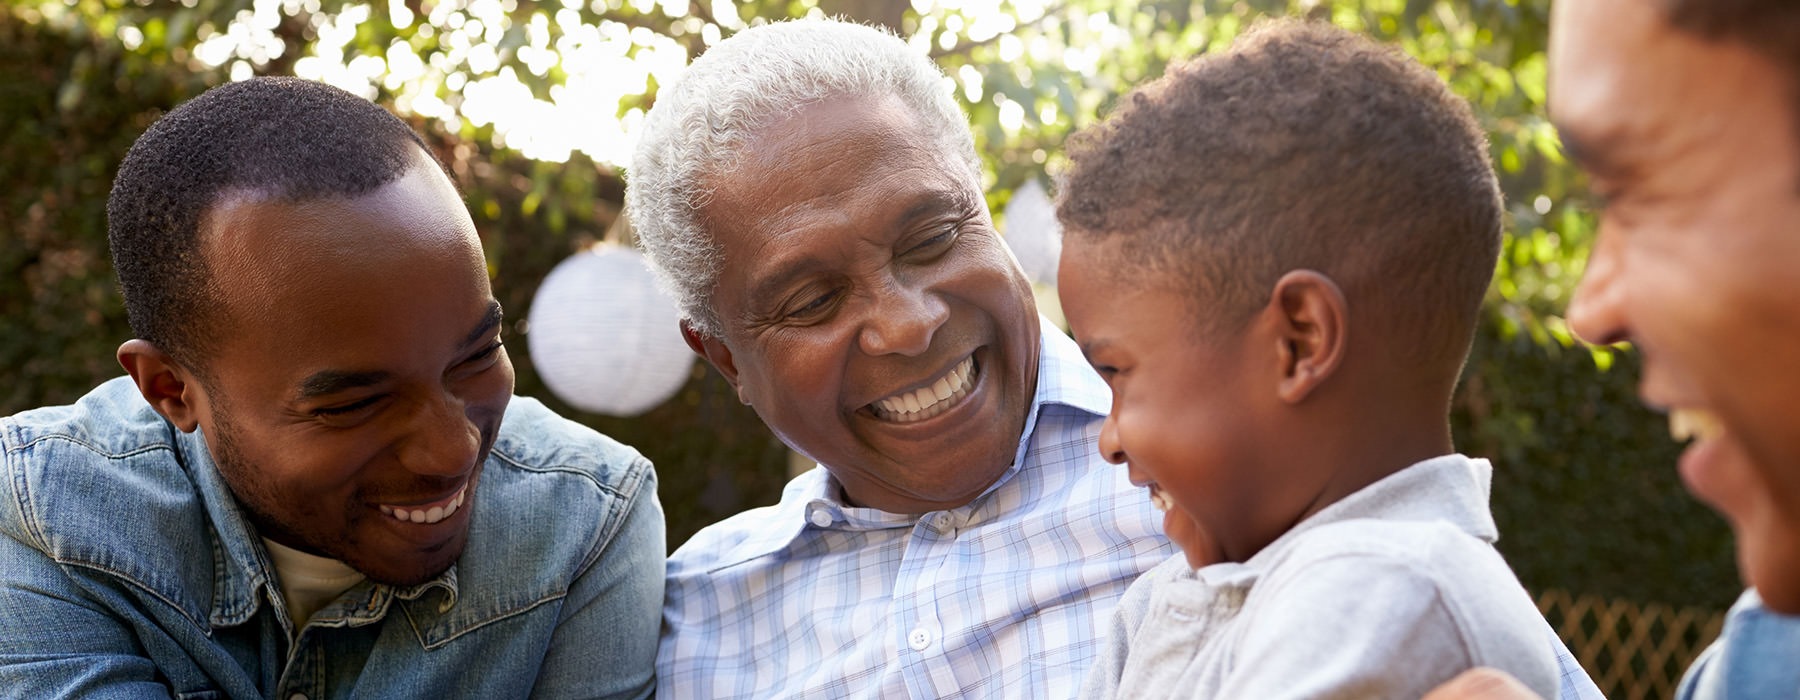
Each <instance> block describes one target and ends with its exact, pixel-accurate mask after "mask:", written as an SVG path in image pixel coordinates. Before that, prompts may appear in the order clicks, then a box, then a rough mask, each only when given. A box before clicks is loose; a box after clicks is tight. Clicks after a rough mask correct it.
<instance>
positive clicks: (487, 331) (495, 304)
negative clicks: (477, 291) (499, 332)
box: [459, 299, 506, 347]
mask: <svg viewBox="0 0 1800 700" xmlns="http://www.w3.org/2000/svg"><path fill="white" fill-rule="evenodd" d="M505 317H506V312H504V311H502V310H501V309H500V302H499V300H496V299H489V300H488V306H487V311H486V312H485V313H483V314H482V315H481V322H480V323H477V324H475V330H472V331H469V334H468V335H467V336H464V337H463V341H462V345H461V346H459V347H468V346H470V345H474V344H475V343H477V342H479V341H480V340H481V339H482V338H486V337H487V336H490V335H493V334H494V329H496V328H499V327H500V320H501V319H503V318H505Z"/></svg>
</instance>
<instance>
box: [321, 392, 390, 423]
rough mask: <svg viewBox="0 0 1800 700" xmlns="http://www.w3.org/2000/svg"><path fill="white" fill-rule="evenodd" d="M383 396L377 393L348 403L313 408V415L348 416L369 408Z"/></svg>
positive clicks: (324, 416) (323, 416) (322, 416)
mask: <svg viewBox="0 0 1800 700" xmlns="http://www.w3.org/2000/svg"><path fill="white" fill-rule="evenodd" d="M382 396H383V395H382V394H376V395H374V396H370V397H368V398H363V399H357V400H356V401H352V402H350V403H347V404H340V405H337V406H325V407H322V408H315V409H313V412H312V413H313V415H315V416H319V417H321V418H339V417H343V416H347V415H350V414H352V413H356V412H357V411H361V410H363V409H366V408H369V407H370V406H374V405H375V402H377V401H380V400H381V398H382Z"/></svg>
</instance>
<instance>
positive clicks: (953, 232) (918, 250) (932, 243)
mask: <svg viewBox="0 0 1800 700" xmlns="http://www.w3.org/2000/svg"><path fill="white" fill-rule="evenodd" d="M960 233H962V227H961V226H960V225H958V226H951V227H949V228H947V229H945V230H944V232H943V233H939V234H937V235H935V236H932V237H930V238H927V239H925V240H923V241H920V242H919V244H918V245H915V246H913V247H911V248H908V249H907V251H906V254H905V255H906V257H908V258H912V259H914V260H929V259H931V258H935V257H937V256H938V255H940V254H942V253H943V252H944V251H945V250H948V249H949V248H950V244H951V243H954V242H955V241H956V236H957V234H960Z"/></svg>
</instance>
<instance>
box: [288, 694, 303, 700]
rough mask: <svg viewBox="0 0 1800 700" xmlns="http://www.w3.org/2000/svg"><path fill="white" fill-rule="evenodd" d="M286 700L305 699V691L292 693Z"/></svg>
mask: <svg viewBox="0 0 1800 700" xmlns="http://www.w3.org/2000/svg"><path fill="white" fill-rule="evenodd" d="M288 700H306V693H294V694H293V695H289V696H288Z"/></svg>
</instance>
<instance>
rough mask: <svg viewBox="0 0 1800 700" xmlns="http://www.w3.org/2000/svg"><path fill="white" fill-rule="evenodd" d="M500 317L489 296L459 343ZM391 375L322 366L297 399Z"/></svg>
mask: <svg viewBox="0 0 1800 700" xmlns="http://www.w3.org/2000/svg"><path fill="white" fill-rule="evenodd" d="M503 317H504V314H503V313H502V312H501V310H500V302H499V301H497V300H489V301H488V307H487V311H486V312H485V313H483V314H482V316H481V321H480V323H478V324H476V326H475V330H474V331H471V332H470V333H469V334H468V335H467V336H464V337H463V341H462V344H461V345H459V346H458V347H468V346H470V345H474V344H475V343H476V342H478V341H480V340H481V339H482V338H484V337H487V336H488V335H491V334H492V333H493V332H494V329H495V328H497V327H499V326H500V320H501V319H502V318H503ZM393 376H394V375H393V373H392V372H383V371H374V372H345V371H342V370H335V369H328V370H321V371H318V372H314V373H312V374H311V375H309V376H307V377H306V378H305V379H302V380H300V393H299V399H300V400H302V401H304V400H307V399H314V398H318V397H321V396H330V395H332V394H336V393H338V392H340V391H348V390H351V389H360V388H363V387H368V386H375V385H377V384H380V383H382V382H386V381H388V380H389V379H391V378H393Z"/></svg>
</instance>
